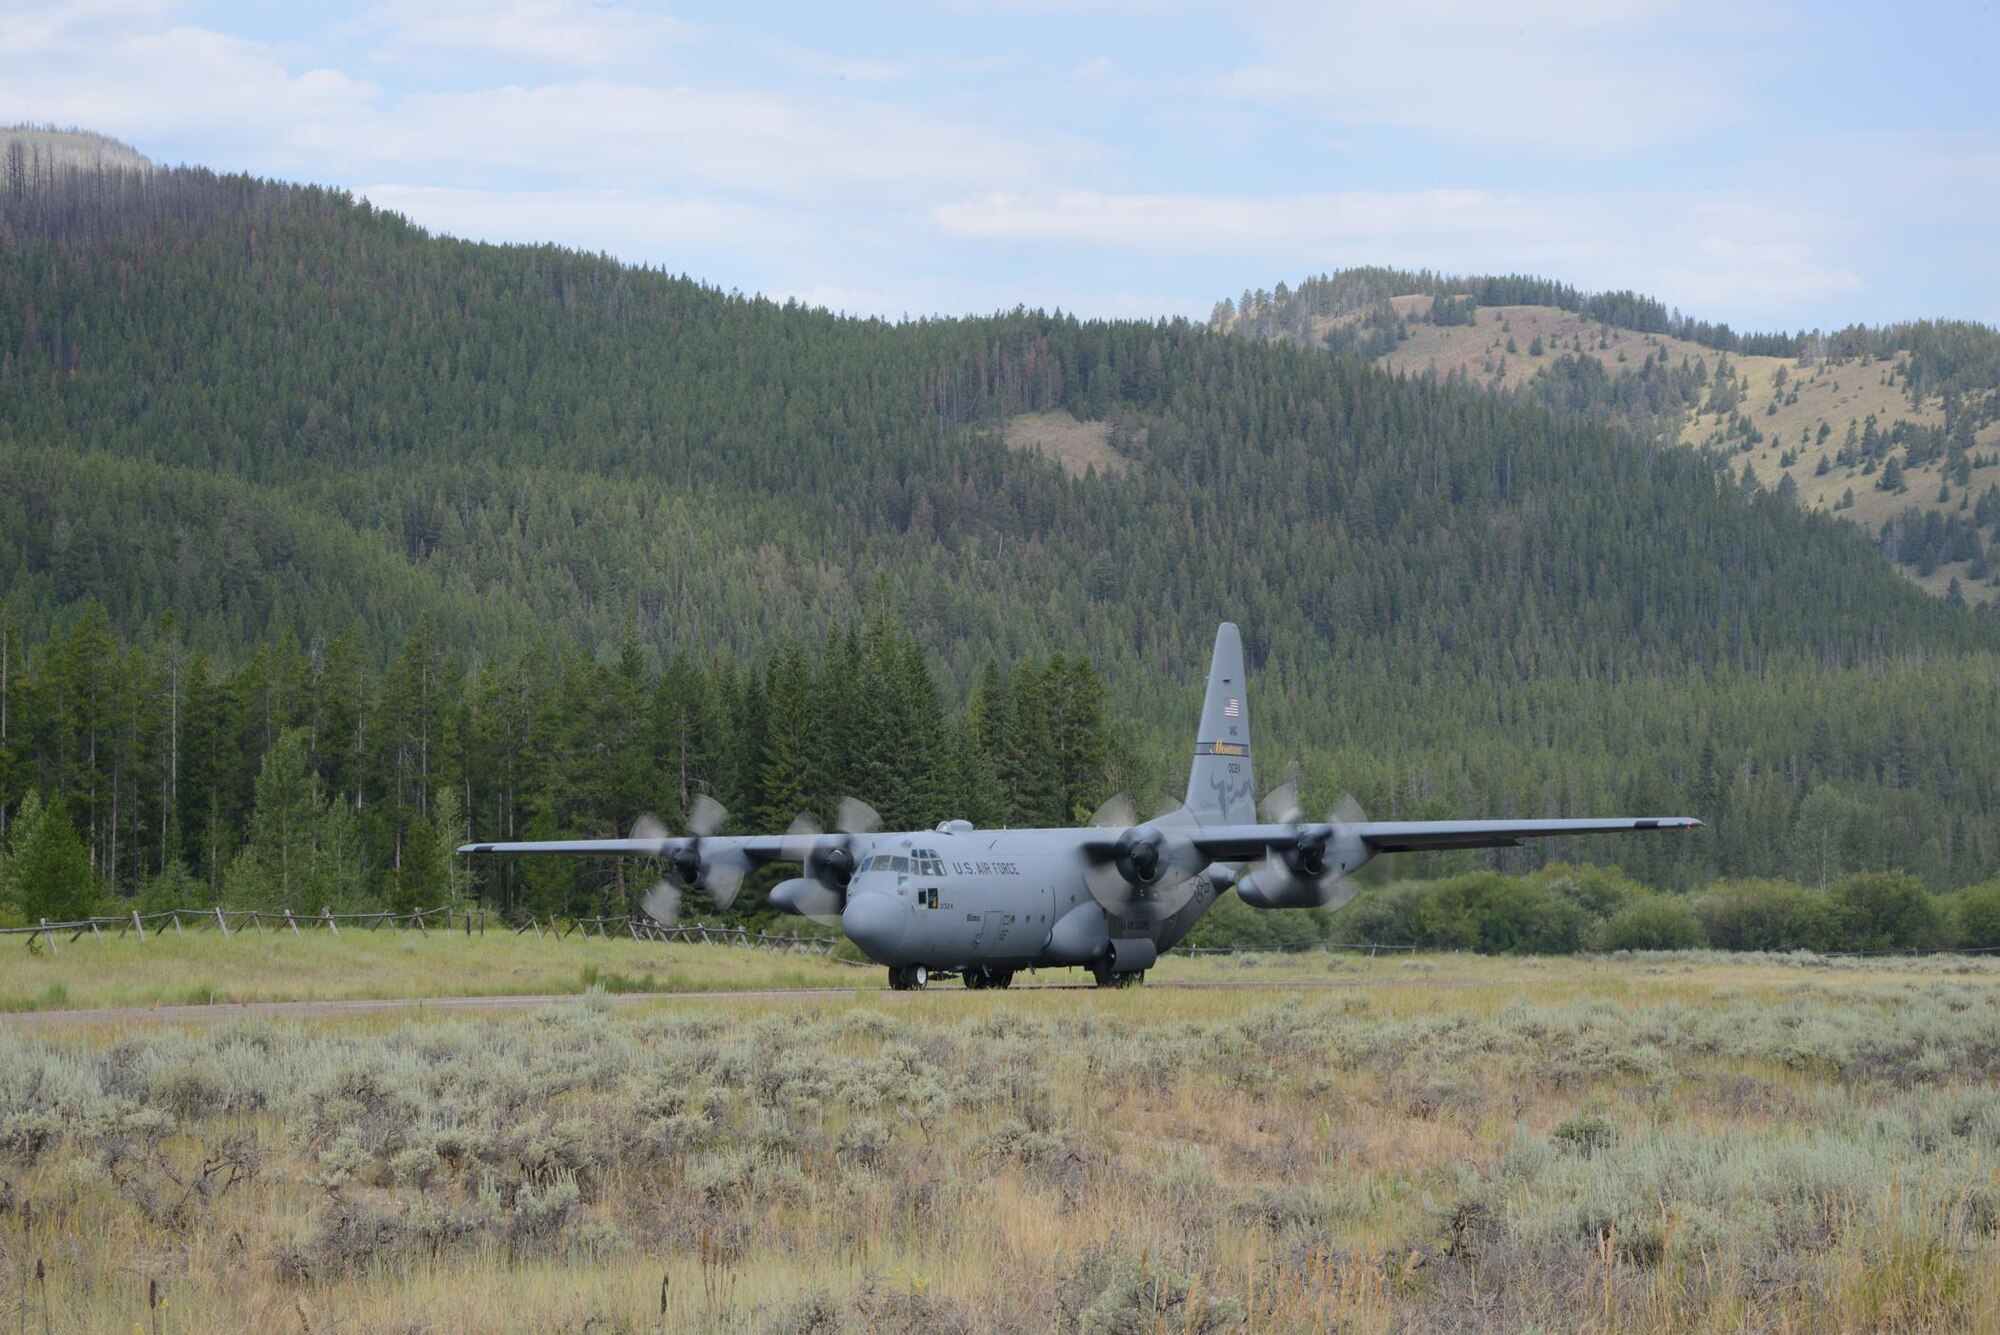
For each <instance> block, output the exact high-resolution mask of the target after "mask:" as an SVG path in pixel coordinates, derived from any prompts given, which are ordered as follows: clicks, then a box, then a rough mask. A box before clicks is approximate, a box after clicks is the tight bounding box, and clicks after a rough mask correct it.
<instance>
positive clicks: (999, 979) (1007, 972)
mask: <svg viewBox="0 0 2000 1335" xmlns="http://www.w3.org/2000/svg"><path fill="white" fill-rule="evenodd" d="M1013 983H1014V971H1013V970H1012V969H1001V970H999V971H998V972H996V973H994V974H992V975H990V976H989V977H988V979H987V982H986V985H987V986H988V987H1011V986H1013Z"/></svg>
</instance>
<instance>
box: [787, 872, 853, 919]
mask: <svg viewBox="0 0 2000 1335" xmlns="http://www.w3.org/2000/svg"><path fill="white" fill-rule="evenodd" d="M846 904H847V896H846V895H845V894H843V893H841V892H840V891H839V890H836V889H834V888H833V887H832V886H830V885H827V884H826V883H825V882H823V881H817V880H812V879H809V878H807V877H804V876H794V877H793V878H792V879H791V880H789V881H780V882H778V883H777V885H775V886H773V887H772V888H771V907H772V908H778V909H783V910H784V911H785V912H787V913H796V914H798V915H800V916H801V917H807V918H811V917H821V918H826V917H833V918H837V917H839V916H840V911H841V909H842V908H844V907H845V906H846Z"/></svg>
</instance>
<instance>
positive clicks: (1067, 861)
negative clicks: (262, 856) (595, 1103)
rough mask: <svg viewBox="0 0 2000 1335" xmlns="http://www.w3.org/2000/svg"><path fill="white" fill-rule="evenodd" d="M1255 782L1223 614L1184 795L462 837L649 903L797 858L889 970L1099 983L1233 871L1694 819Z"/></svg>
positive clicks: (1174, 937)
mask: <svg viewBox="0 0 2000 1335" xmlns="http://www.w3.org/2000/svg"><path fill="white" fill-rule="evenodd" d="M1254 791H1255V789H1254V780H1253V778H1252V771H1251V752H1250V699H1249V693H1248V692H1247V691H1246V690H1245V689H1244V669H1243V642H1242V638H1241V636H1240V635H1239V634H1238V633H1237V629H1236V627H1235V626H1234V625H1232V624H1229V623H1227V622H1225V623H1224V624H1223V625H1222V626H1221V627H1219V628H1218V629H1217V631H1216V633H1215V654H1214V658H1213V660H1212V661H1211V664H1210V667H1209V674H1208V692H1207V695H1206V697H1205V698H1204V700H1203V702H1202V709H1201V727H1200V731H1199V732H1197V733H1196V734H1195V744H1194V758H1193V765H1192V768H1191V770H1190V772H1189V775H1188V787H1187V797H1186V799H1185V801H1184V802H1182V803H1181V804H1180V805H1178V806H1174V807H1171V808H1170V809H1167V810H1163V811H1162V812H1160V814H1158V815H1156V816H1154V817H1153V818H1151V819H1149V820H1140V819H1138V817H1137V815H1136V813H1135V812H1134V811H1133V809H1132V806H1131V803H1130V802H1129V801H1126V800H1125V799H1124V798H1122V797H1121V798H1114V799H1112V800H1111V801H1110V802H1108V803H1106V804H1105V806H1104V807H1103V808H1102V809H1100V810H1099V811H1098V813H1097V815H1096V816H1095V818H1094V819H1093V821H1092V823H1091V824H1090V825H1088V826H1082V827H1076V828H1067V829H1051V830H1007V829H1000V830H993V829H986V830H982V829H976V828H974V827H973V825H972V824H971V823H970V822H968V821H963V820H950V821H945V822H944V823H943V824H941V825H939V826H938V827H937V828H936V829H934V830H902V831H893V832H884V831H881V830H878V829H876V828H875V827H876V825H877V823H878V822H877V820H876V818H875V813H874V812H873V811H871V810H870V809H869V808H868V807H867V806H866V805H865V804H864V803H861V802H858V801H855V800H853V799H848V800H846V801H843V802H842V803H841V810H840V813H839V814H840V818H839V820H838V821H837V822H836V824H837V826H838V829H837V830H836V831H833V832H823V831H821V830H819V829H818V828H817V827H815V826H814V825H813V824H812V823H811V821H810V820H809V819H808V818H806V817H801V818H800V819H799V820H797V821H795V822H793V824H792V827H791V829H789V830H788V831H786V832H785V833H784V834H753V835H724V834H718V833H716V831H717V830H718V829H720V827H721V825H722V822H723V820H724V819H725V813H724V812H723V811H722V808H721V807H720V806H718V805H717V804H716V803H715V802H713V801H712V800H708V799H703V800H701V801H699V802H697V803H696V806H695V810H694V811H692V812H691V813H689V814H690V820H689V825H690V827H691V831H692V832H691V833H689V834H687V835H683V836H671V835H668V834H667V833H666V832H665V831H664V830H663V829H659V828H658V827H656V826H655V827H651V828H647V827H646V826H645V825H643V824H642V827H641V828H637V829H635V830H634V832H633V837H632V838H630V839H573V840H552V841H547V842H535V843H500V844H467V845H465V846H464V847H463V848H461V849H460V850H459V851H460V852H461V853H501V854H537V853H556V854H574V855H594V856H604V855H626V856H641V857H649V858H656V859H660V860H663V861H665V862H667V863H669V864H670V865H671V867H672V873H673V880H670V881H662V882H661V883H660V885H658V886H656V887H655V888H654V890H653V892H652V893H650V894H649V895H648V896H647V897H646V900H645V907H646V909H647V912H648V913H650V914H652V915H653V916H654V917H656V918H660V919H662V920H670V919H671V918H672V916H673V914H674V912H675V910H676V908H677V906H678V902H679V891H678V888H677V886H676V884H675V882H678V884H679V885H680V886H686V887H689V888H696V887H698V888H701V889H703V890H704V891H706V892H707V893H708V894H709V895H710V897H711V898H713V899H714V900H715V901H716V902H717V903H718V904H719V905H724V906H726V905H727V904H728V903H729V902H730V900H731V899H732V898H733V897H734V895H735V893H736V889H737V887H738V886H739V885H740V884H741V883H742V881H743V878H744V876H745V875H747V874H748V873H749V872H750V871H751V870H752V869H753V868H756V867H760V866H763V865H765V864H767V863H796V864H797V865H798V867H799V873H800V874H799V875H798V876H796V877H793V878H792V879H790V880H787V881H783V882H780V883H779V884H778V885H777V886H776V887H774V888H773V889H772V891H771V902H772V904H774V905H775V906H777V907H779V908H782V909H785V910H787V911H788V912H792V913H798V914H803V915H805V916H807V917H810V918H814V919H817V920H819V921H821V922H825V923H832V924H838V925H839V927H840V929H841V930H842V931H843V932H845V933H846V934H847V936H848V939H850V940H851V941H853V942H854V944H855V945H856V946H858V947H859V948H860V949H861V951H862V952H863V953H864V954H866V955H867V956H868V957H869V958H870V959H872V960H874V961H876V962H877V963H879V964H884V965H887V966H888V969H889V984H890V986H891V987H894V988H897V989H910V988H920V987H923V986H924V985H925V984H926V983H927V982H929V981H930V980H931V979H934V978H941V977H948V976H951V975H957V976H958V977H960V978H962V979H964V980H965V984H966V986H968V987H975V988H977V987H1006V986H1007V985H1008V984H1009V983H1010V982H1012V981H1013V978H1014V975H1015V974H1016V973H1017V972H1018V971H1020V970H1022V969H1043V968H1052V967H1061V966H1079V967H1083V968H1087V969H1089V970H1090V971H1091V973H1092V974H1093V975H1095V977H1096V979H1097V983H1098V985H1099V986H1100V987H1117V986H1123V985H1126V984H1130V983H1134V982H1138V981H1141V980H1143V978H1144V977H1145V974H1146V970H1147V969H1149V968H1151V967H1152V965H1153V962H1154V961H1155V960H1156V959H1158V958H1159V955H1160V952H1162V951H1164V950H1168V949H1171V948H1172V947H1173V946H1174V945H1175V944H1176V943H1177V942H1179V941H1180V940H1181V939H1182V938H1183V937H1185V936H1186V935H1187V934H1188V932H1189V931H1190V930H1192V928H1193V927H1194V925H1195V923H1196V922H1197V921H1198V920H1199V919H1200V918H1201V915H1202V914H1204V913H1206V912H1207V911H1208V909H1209V908H1210V907H1211V906H1212V905H1213V904H1214V903H1215V901H1216V899H1217V897H1218V896H1220V895H1222V894H1224V893H1226V892H1228V891H1229V890H1231V889H1232V888H1233V889H1234V890H1235V892H1236V895H1237V897H1238V898H1239V899H1241V900H1242V901H1243V902H1244V903H1245V904H1248V905H1250V906H1252V907H1253V908H1259V909H1288V908H1337V907H1339V906H1340V905H1342V904H1345V903H1347V902H1348V901H1349V900H1350V899H1352V898H1353V897H1354V895H1355V886H1354V884H1353V883H1352V882H1351V881H1350V880H1349V879H1348V878H1349V876H1350V875H1351V874H1352V873H1353V872H1355V871H1356V870H1358V869H1359V868H1360V867H1361V866H1362V865H1364V864H1365V863H1367V862H1368V860H1369V859H1371V858H1373V857H1374V856H1375V855H1376V854H1378V853H1404V852H1412V851H1417V850H1434V849H1459V848H1511V847H1515V846H1517V845H1519V844H1520V842H1521V841H1522V840H1524V839H1544V838H1551V837H1557V836H1570V835H1584V834H1616V833H1624V832H1627V831H1635V830H1684V829H1694V828H1698V827H1699V826H1700V825H1701V822H1700V821H1699V820H1696V819H1694V818H1692V817H1689V816H1646V817H1619V818H1612V819H1602V820H1599V819H1582V820H1446V821H1371V820H1368V819H1367V818H1366V817H1365V816H1363V815H1362V813H1361V811H1360V810H1359V808H1358V807H1356V806H1355V805H1354V804H1353V802H1352V800H1351V799H1346V800H1343V802H1342V804H1341V806H1340V807H1339V808H1338V809H1336V810H1335V811H1333V812H1332V813H1330V814H1329V815H1328V817H1327V819H1325V820H1323V821H1306V820H1303V819H1302V818H1301V813H1300V811H1299V809H1298V792H1297V786H1296V784H1294V783H1289V782H1288V783H1285V784H1282V785H1280V786H1279V787H1278V788H1277V789H1275V790H1273V791H1272V792H1271V793H1270V794H1268V795H1267V796H1266V798H1265V801H1264V819H1263V820H1262V821H1259V820H1258V818H1257V816H1258V813H1257V810H1256V807H1255V805H1254V803H1253V798H1252V794H1253V792H1254Z"/></svg>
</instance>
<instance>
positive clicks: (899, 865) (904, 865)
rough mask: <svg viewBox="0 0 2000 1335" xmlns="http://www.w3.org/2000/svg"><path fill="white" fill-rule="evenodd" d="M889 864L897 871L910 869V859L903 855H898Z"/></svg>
mask: <svg viewBox="0 0 2000 1335" xmlns="http://www.w3.org/2000/svg"><path fill="white" fill-rule="evenodd" d="M890 865H891V866H893V867H894V868H895V869H896V870H897V871H908V870H909V869H910V860H909V859H908V858H905V857H898V858H895V859H893V860H892V862H891V864H890Z"/></svg>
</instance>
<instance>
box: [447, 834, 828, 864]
mask: <svg viewBox="0 0 2000 1335" xmlns="http://www.w3.org/2000/svg"><path fill="white" fill-rule="evenodd" d="M694 842H695V840H694V838H693V837H692V836H687V835H676V836H670V837H666V838H656V839H542V840H535V841H532V842H527V843H511V844H461V845H459V849H458V851H459V852H461V853H503V854H530V853H567V854H570V855H572V856H577V857H632V858H670V857H672V856H673V855H674V854H676V853H678V852H680V851H681V850H682V849H683V848H686V847H687V846H688V845H689V844H692V843H694ZM785 842H786V841H785V838H784V837H783V836H781V835H775V834H752V835H729V834H711V835H704V836H702V838H701V846H702V849H703V851H704V852H705V853H708V854H713V853H715V852H717V851H723V852H729V851H734V852H736V853H739V854H741V855H742V856H743V857H744V858H746V859H748V860H749V861H750V863H751V864H752V865H753V866H754V865H757V864H760V863H765V862H783V861H786V860H787V859H786V857H785V847H784V846H785ZM791 860H793V861H796V860H797V854H796V852H795V853H794V855H793V858H792V859H791Z"/></svg>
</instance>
